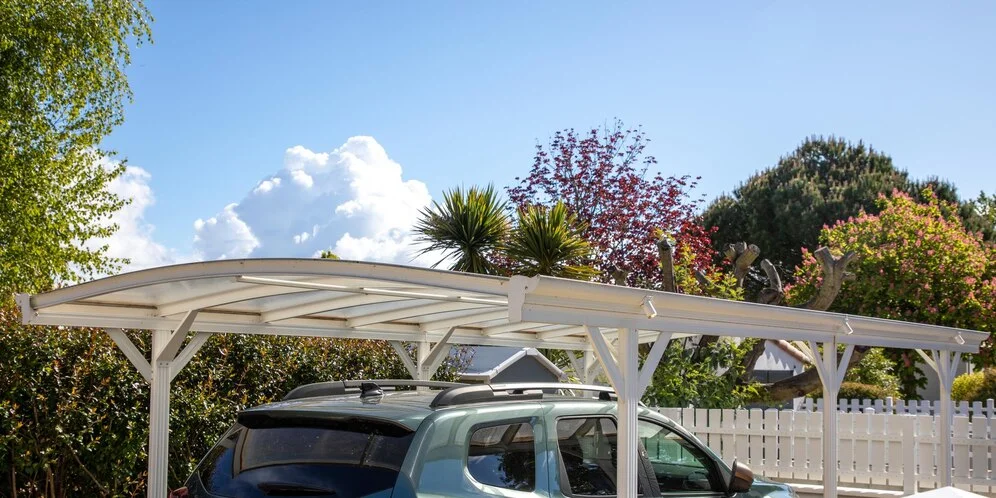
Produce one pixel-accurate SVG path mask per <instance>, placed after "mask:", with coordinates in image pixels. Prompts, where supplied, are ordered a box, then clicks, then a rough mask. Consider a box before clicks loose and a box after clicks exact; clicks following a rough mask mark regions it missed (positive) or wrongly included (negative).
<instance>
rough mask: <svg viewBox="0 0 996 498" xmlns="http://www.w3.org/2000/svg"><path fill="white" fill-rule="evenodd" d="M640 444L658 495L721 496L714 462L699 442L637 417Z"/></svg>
mask: <svg viewBox="0 0 996 498" xmlns="http://www.w3.org/2000/svg"><path fill="white" fill-rule="evenodd" d="M638 426H639V436H640V444H641V445H642V446H643V450H644V451H645V452H646V459H647V461H648V463H649V466H650V468H651V471H652V473H653V479H654V480H655V481H656V488H657V489H658V490H659V492H660V496H664V497H669V496H694V497H712V496H716V497H719V496H725V495H726V484H725V483H724V482H723V473H722V472H721V471H720V469H719V468H718V463H717V462H716V461H715V460H714V459H713V458H712V457H711V456H710V455H709V454H708V453H707V452H706V451H705V450H704V449H702V448H701V447H699V445H697V444H696V443H695V442H694V441H692V440H691V439H689V438H687V437H685V436H684V435H682V434H681V433H679V432H677V431H674V430H671V429H670V428H669V427H667V426H666V425H664V424H661V423H658V422H654V421H651V420H646V419H640V421H639V424H638Z"/></svg>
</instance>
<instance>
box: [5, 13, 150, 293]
mask: <svg viewBox="0 0 996 498" xmlns="http://www.w3.org/2000/svg"><path fill="white" fill-rule="evenodd" d="M151 21H152V19H151V17H150V16H149V13H148V11H147V10H146V8H145V6H144V5H143V3H142V2H141V0H132V1H117V0H64V1H59V2H52V1H46V0H21V1H16V2H0V292H2V293H3V295H4V297H6V296H8V295H9V293H10V292H11V291H12V290H20V291H30V290H39V289H46V288H49V287H50V286H51V285H52V284H53V283H54V282H56V281H59V280H71V279H74V278H77V277H86V276H89V275H93V274H94V273H100V272H107V271H110V270H113V269H114V268H115V267H116V264H118V263H120V261H116V260H113V259H110V258H108V257H106V250H107V248H106V247H98V248H96V249H87V248H85V247H84V243H85V242H87V241H89V240H92V239H94V238H100V237H106V236H108V235H110V234H111V233H112V232H113V231H114V229H115V228H116V227H114V226H113V225H111V224H110V223H109V222H108V221H107V219H108V218H109V216H110V215H111V214H112V213H114V212H115V211H116V210H118V209H119V208H120V207H121V206H122V205H123V203H124V201H122V200H121V199H119V198H118V197H117V196H115V195H113V194H111V193H109V192H108V191H107V190H106V186H107V184H108V182H110V181H111V180H112V179H114V178H115V177H117V176H118V175H120V174H121V173H122V172H123V171H124V166H123V165H117V166H106V165H107V164H110V163H109V162H107V161H104V160H103V158H104V157H105V156H106V155H107V153H106V152H105V151H102V150H100V149H99V148H98V147H99V144H100V141H101V139H102V138H103V137H105V136H106V135H107V134H108V133H110V132H111V130H112V129H113V128H114V127H115V126H117V125H118V124H120V123H121V122H122V120H123V105H124V102H125V101H126V100H128V99H130V97H131V92H130V89H129V86H128V81H127V78H126V76H125V73H124V68H125V67H126V66H127V65H128V64H129V63H130V48H129V47H130V45H131V44H132V43H136V44H138V43H141V42H143V41H148V40H150V39H151V38H150V29H149V24H150V23H151Z"/></svg>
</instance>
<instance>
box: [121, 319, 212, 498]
mask: <svg viewBox="0 0 996 498" xmlns="http://www.w3.org/2000/svg"><path fill="white" fill-rule="evenodd" d="M196 315H197V312H196V311H192V312H190V313H188V314H187V315H186V316H185V317H184V319H183V320H182V321H181V322H180V323H179V324H178V326H177V328H176V330H172V331H171V330H153V331H152V354H151V356H152V362H151V365H150V366H151V369H150V370H151V380H150V382H149V384H150V385H151V389H150V393H149V481H148V488H147V491H146V496H148V498H164V497H165V496H166V494H167V493H168V492H169V488H168V486H169V483H168V478H169V397H170V384H171V382H172V380H173V377H175V376H176V375H177V374H178V373H180V370H182V369H183V367H184V366H186V364H187V363H188V362H189V361H190V359H191V358H193V356H194V354H196V353H197V350H198V349H200V347H201V346H203V345H204V342H205V341H207V339H208V337H209V334H195V335H194V337H193V338H192V339H191V340H190V342H189V343H188V344H187V346H186V347H184V348H183V350H182V351H181V350H180V346H182V345H183V341H184V339H185V338H186V336H187V331H188V330H190V326H191V325H192V324H193V321H194V318H195V317H196ZM122 335H123V333H122ZM112 337H114V335H113V334H112ZM126 339H127V338H126ZM115 342H118V340H117V339H116V340H115ZM129 343H130V341H129ZM120 346H121V344H120V343H119V347H120ZM122 349H123V350H124V348H122ZM126 354H128V353H127V352H126ZM143 360H144V358H143Z"/></svg>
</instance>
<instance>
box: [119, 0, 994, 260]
mask: <svg viewBox="0 0 996 498" xmlns="http://www.w3.org/2000/svg"><path fill="white" fill-rule="evenodd" d="M149 7H150V9H151V10H152V12H153V15H154V16H155V17H156V22H155V24H154V26H153V32H154V38H155V43H154V44H152V45H144V46H142V47H139V48H138V49H136V50H135V51H134V52H133V63H134V65H133V66H132V67H131V68H130V69H129V76H130V81H131V84H132V87H133V90H134V93H135V101H134V103H133V104H131V105H129V106H128V108H127V111H126V122H125V124H124V125H122V126H121V127H120V128H119V129H118V130H116V131H115V132H114V134H113V135H112V136H111V137H109V138H108V139H107V141H106V145H107V146H109V147H111V148H113V149H115V150H117V151H118V153H119V157H124V158H127V159H128V161H129V164H131V165H133V166H136V167H138V168H141V171H138V170H133V171H132V174H131V175H129V176H128V177H126V178H124V179H122V183H124V184H125V185H123V186H121V187H122V191H125V192H129V193H132V192H137V194H135V195H137V196H138V197H137V199H138V202H136V205H135V206H134V207H133V208H132V209H131V210H130V212H129V213H128V215H127V217H126V219H124V220H122V225H123V227H124V229H125V230H124V231H125V233H123V234H122V237H119V239H118V240H113V241H112V245H113V248H114V249H115V250H116V251H118V252H119V253H121V254H129V255H132V257H133V259H137V260H138V261H137V263H136V265H137V266H143V265H149V264H162V263H166V262H173V261H183V260H189V259H200V258H216V257H238V256H246V255H252V256H276V255H284V256H310V255H311V254H312V253H313V252H314V251H315V250H316V249H319V248H322V247H331V248H339V249H340V250H343V251H346V252H347V253H348V254H350V255H353V256H355V257H365V258H366V259H380V260H388V261H404V260H411V253H410V251H405V250H402V249H401V248H400V246H402V245H404V244H405V243H406V242H408V241H409V240H410V239H409V238H408V237H409V234H408V233H407V226H406V225H407V224H409V223H410V221H411V219H412V215H411V213H413V212H414V211H417V208H418V207H419V206H420V205H424V203H425V202H428V199H429V197H432V198H438V197H439V194H440V192H441V191H443V190H444V189H447V188H450V187H453V186H456V185H460V184H464V185H469V184H480V183H487V182H494V183H495V184H497V185H507V184H509V183H510V182H511V181H512V179H513V178H514V177H515V176H517V175H522V174H524V173H526V172H527V171H528V168H529V165H530V162H531V157H532V154H533V148H534V146H535V144H536V143H537V141H540V142H543V141H545V140H546V139H547V138H548V137H549V136H550V135H551V134H552V133H553V132H554V131H556V130H558V129H562V128H567V127H577V128H587V127H591V126H597V125H599V124H602V123H606V122H610V121H611V120H612V119H613V118H615V117H618V118H620V119H622V120H624V121H625V122H626V123H627V124H631V125H637V124H640V125H642V126H643V127H644V129H645V131H646V132H647V134H648V135H649V136H650V137H651V138H652V140H653V142H652V146H651V148H650V152H651V153H652V154H654V155H656V156H657V158H658V160H659V162H660V168H661V170H662V171H664V172H665V173H666V174H693V175H701V176H702V181H701V185H700V188H699V189H698V192H699V193H703V194H705V195H706V196H707V197H708V198H712V197H714V196H715V195H716V194H718V193H720V192H722V191H729V190H731V189H732V188H734V187H735V186H736V185H737V183H738V182H740V181H741V180H743V179H745V178H747V177H748V176H749V175H750V174H751V173H753V172H755V171H757V170H759V169H762V168H764V167H767V166H770V165H772V164H774V163H775V162H776V161H777V159H778V157H779V156H780V155H782V154H785V153H787V152H789V151H791V150H792V149H793V148H794V147H795V146H796V145H797V144H798V143H799V142H800V141H801V140H802V139H803V138H804V137H806V136H808V135H812V134H836V135H838V136H843V137H846V138H848V139H850V140H859V139H861V140H864V141H865V142H867V143H871V144H872V145H874V146H875V147H876V148H878V149H881V150H884V151H885V152H887V153H889V154H891V155H892V156H893V158H894V160H895V162H896V163H897V165H899V166H900V167H903V168H905V169H907V170H909V171H910V173H911V174H912V175H913V176H914V177H923V176H926V175H940V176H942V177H945V178H948V179H950V180H952V181H953V182H954V183H955V184H956V185H957V186H958V187H959V190H960V192H961V194H962V195H963V196H974V195H976V194H977V193H978V191H979V190H981V189H984V190H986V191H988V192H993V191H996V167H994V166H996V164H994V160H993V159H992V157H993V156H992V153H991V150H992V148H993V146H994V144H996V117H994V116H996V92H994V89H996V64H994V63H993V60H994V55H993V50H994V48H996V30H993V29H992V27H993V26H996V2H990V1H977V2H951V3H943V4H942V3H941V2H908V1H907V2H884V1H882V2H834V3H832V4H830V3H822V4H817V3H802V2H788V1H786V2H781V1H757V2H732V1H731V2H685V3H671V2H629V3H626V4H625V5H614V4H613V5H609V4H603V3H601V2H599V3H596V2H566V1H544V2H467V1H465V2H442V1H434V2H381V3H376V4H372V3H360V2H352V3H345V2H318V1H315V2H238V3H236V2H184V1H168V2H167V1H162V0H160V1H155V0H150V1H149ZM351 137H372V139H356V140H353V141H350V142H347V141H348V140H349V139H350V138H351ZM296 146H300V147H299V148H297V149H293V148H295V147H296ZM289 149H292V150H291V151H290V152H288V150H289ZM323 154H328V155H327V156H323ZM296 170H297V171H296ZM305 177H307V178H305ZM268 179H276V180H275V181H271V184H270V185H271V187H265V186H264V184H263V183H261V182H264V181H266V180H268ZM281 180H282V182H281ZM309 182H310V183H309ZM291 185H294V186H295V187H294V188H295V189H297V190H294V189H292V188H291ZM260 187H264V188H260ZM319 189H321V191H320V192H319ZM281 192H282V193H281ZM275 193H280V195H279V196H278V195H276V194H275ZM143 196H144V197H143ZM153 198H154V203H153V202H152V199H153ZM232 204H236V205H234V206H232ZM198 220H200V221H199V222H198ZM212 220H213V221H212ZM305 233H307V234H308V235H306V236H305V235H304V234H305ZM346 233H348V234H350V235H349V238H348V240H345V242H343V241H344V237H345V234H346ZM132 236H133V237H132ZM195 238H196V241H195ZM302 239H304V240H302ZM143 244H144V245H143ZM149 247H153V248H154V249H153V250H154V251H156V252H157V256H156V257H155V258H144V257H138V258H135V254H136V253H144V252H147V251H149V250H150V249H149ZM146 259H149V260H148V261H145V260H146Z"/></svg>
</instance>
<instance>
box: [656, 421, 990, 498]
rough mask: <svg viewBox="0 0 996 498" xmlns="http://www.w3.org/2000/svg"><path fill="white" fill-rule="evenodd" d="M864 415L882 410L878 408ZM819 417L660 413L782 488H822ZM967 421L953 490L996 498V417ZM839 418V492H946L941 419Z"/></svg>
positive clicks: (959, 434) (958, 435)
mask: <svg viewBox="0 0 996 498" xmlns="http://www.w3.org/2000/svg"><path fill="white" fill-rule="evenodd" d="M884 405H885V403H883V409H882V411H883V412H884ZM848 406H849V407H850V402H848ZM858 406H861V403H859V405H858ZM989 406H990V407H991V406H992V405H991V404H990V405H989ZM864 408H875V403H874V402H872V403H871V404H870V406H869V407H864ZM813 410H815V409H811V410H778V409H764V410H762V409H752V410H718V409H714V410H707V409H696V408H659V409H658V411H660V412H661V413H662V414H664V415H665V416H667V417H669V418H671V419H672V420H674V421H675V422H678V423H680V424H681V425H682V426H684V427H685V428H686V429H688V430H689V431H691V432H693V433H695V434H696V435H697V436H698V437H699V438H700V439H701V440H702V441H703V442H705V443H706V444H707V445H708V446H709V447H710V448H712V449H713V450H714V451H716V452H717V453H719V454H720V455H721V456H722V457H723V459H724V460H725V461H731V460H733V458H737V459H738V460H739V461H741V462H744V463H746V464H747V465H749V466H750V468H751V469H752V470H754V471H755V472H757V473H758V474H763V475H764V476H766V477H770V478H772V479H776V480H780V481H786V482H795V483H810V484H822V480H823V452H822V429H823V413H822V411H813ZM961 413H963V414H959V415H956V416H955V417H954V425H953V427H951V428H950V429H951V430H952V436H953V437H952V445H953V451H952V453H953V456H952V458H953V462H954V463H953V474H954V475H953V479H952V480H953V483H954V484H955V486H957V487H959V488H962V489H966V490H969V491H972V492H974V493H979V494H983V495H988V496H993V497H996V417H992V416H985V415H986V414H985V413H984V412H983V411H980V412H978V415H976V414H972V416H971V417H969V416H966V415H965V414H967V413H968V412H961ZM989 413H992V411H990V412H989ZM837 417H838V426H839V428H838V434H839V440H840V443H839V449H838V452H839V458H840V461H839V475H840V481H839V482H840V486H844V487H860V488H872V489H883V490H893V491H902V492H903V494H904V495H907V494H912V493H915V492H916V491H917V490H921V491H922V490H924V489H933V488H937V487H939V485H940V482H941V479H942V476H939V475H938V472H940V471H942V470H941V460H939V459H938V453H939V451H938V449H939V445H940V432H939V428H938V422H939V419H940V417H936V416H933V415H929V414H920V413H905V414H896V413H895V411H894V412H893V413H879V410H875V413H872V412H871V410H868V411H867V412H862V411H859V410H854V411H849V412H839V413H837Z"/></svg>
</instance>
